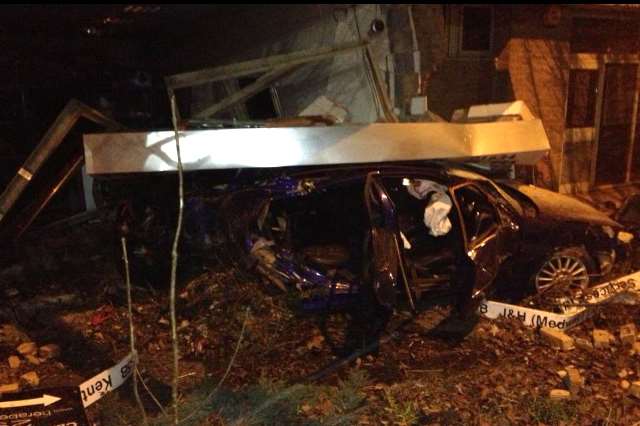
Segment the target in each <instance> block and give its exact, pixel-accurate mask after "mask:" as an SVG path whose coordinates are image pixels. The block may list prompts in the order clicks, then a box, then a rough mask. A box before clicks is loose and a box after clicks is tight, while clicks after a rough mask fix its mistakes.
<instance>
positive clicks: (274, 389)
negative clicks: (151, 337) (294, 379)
mask: <svg viewBox="0 0 640 426" xmlns="http://www.w3.org/2000/svg"><path fill="white" fill-rule="evenodd" d="M367 382H368V377H367V376H366V374H365V373H363V372H361V371H359V370H353V371H351V372H350V373H349V374H348V376H347V378H346V379H344V380H340V381H339V383H338V386H326V385H315V384H296V385H292V386H287V384H286V383H285V382H283V381H279V380H271V379H270V378H268V377H265V376H262V377H260V378H259V380H258V382H257V383H256V384H254V385H251V386H247V387H245V388H243V389H240V390H238V391H231V390H228V389H220V390H218V391H216V392H215V393H214V394H213V396H211V394H212V391H213V390H214V389H215V384H214V383H206V384H203V385H201V386H200V387H199V388H198V389H197V391H195V392H193V393H191V394H190V395H188V396H187V397H186V398H185V399H184V400H183V401H182V402H181V403H180V411H181V414H180V418H181V419H182V420H183V422H181V424H183V425H200V424H213V423H214V420H215V421H217V422H219V423H222V424H238V425H242V426H249V425H256V426H257V425H260V426H270V425H273V426H275V425H283V424H286V425H350V424H353V423H354V422H355V420H356V415H357V411H358V409H359V408H360V407H361V406H362V405H363V402H364V401H365V396H364V394H363V392H362V388H363V387H364V386H365V385H366V383H367ZM203 422H204V423H203ZM151 424H152V425H154V426H155V425H157V426H164V425H169V424H171V419H170V418H165V417H163V416H162V417H159V418H157V419H154V420H153V421H152V423H151Z"/></svg>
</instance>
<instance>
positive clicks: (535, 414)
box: [527, 397, 578, 425]
mask: <svg viewBox="0 0 640 426" xmlns="http://www.w3.org/2000/svg"><path fill="white" fill-rule="evenodd" d="M527 411H528V413H529V417H530V418H531V421H532V422H533V423H544V424H548V425H557V424H560V423H561V422H568V423H571V421H572V420H575V418H576V416H577V415H578V408H577V406H576V403H575V402H573V401H555V400H552V399H550V398H546V397H543V398H535V399H533V400H532V401H531V402H530V403H529V407H528V410H527Z"/></svg>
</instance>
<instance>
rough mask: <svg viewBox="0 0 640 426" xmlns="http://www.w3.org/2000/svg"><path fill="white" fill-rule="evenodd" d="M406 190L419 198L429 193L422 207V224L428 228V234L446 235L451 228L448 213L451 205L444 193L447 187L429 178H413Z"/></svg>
mask: <svg viewBox="0 0 640 426" xmlns="http://www.w3.org/2000/svg"><path fill="white" fill-rule="evenodd" d="M407 191H408V192H409V194H411V195H412V196H414V197H415V198H417V199H419V200H425V199H426V198H427V197H428V196H429V194H431V197H430V198H429V202H428V203H427V206H426V207H425V209H424V224H425V225H426V227H427V228H429V234H430V235H433V236H434V237H440V236H442V235H446V234H447V233H448V232H449V231H450V230H451V221H450V220H449V217H448V215H449V212H450V211H451V206H452V203H451V198H449V196H448V195H447V193H446V191H447V188H446V187H445V186H443V185H440V184H439V183H436V182H433V181H430V180H425V179H414V180H412V181H411V183H410V185H409V186H407Z"/></svg>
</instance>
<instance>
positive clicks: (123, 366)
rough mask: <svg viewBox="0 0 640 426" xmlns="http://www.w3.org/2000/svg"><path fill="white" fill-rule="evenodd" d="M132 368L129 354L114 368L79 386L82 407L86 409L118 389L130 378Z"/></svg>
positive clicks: (131, 359)
mask: <svg viewBox="0 0 640 426" xmlns="http://www.w3.org/2000/svg"><path fill="white" fill-rule="evenodd" d="M133 368H134V361H133V354H129V355H127V356H126V357H124V359H123V360H122V361H120V362H119V363H118V364H116V365H115V366H113V367H111V368H110V369H108V370H104V371H103V372H102V373H100V374H98V375H96V376H94V377H92V378H90V379H89V380H87V381H85V382H84V383H82V384H81V385H80V395H81V396H82V405H84V407H85V408H86V407H88V406H89V405H91V404H93V403H94V402H96V401H97V400H99V399H100V398H102V397H103V396H105V395H106V394H107V393H109V392H111V391H112V390H114V389H116V388H118V387H120V385H122V384H123V383H124V382H126V381H127V379H128V378H129V377H130V376H131V374H132V373H133Z"/></svg>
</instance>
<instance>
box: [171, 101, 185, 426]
mask: <svg viewBox="0 0 640 426" xmlns="http://www.w3.org/2000/svg"><path fill="white" fill-rule="evenodd" d="M169 97H170V101H171V118H172V121H173V130H174V132H175V137H176V152H177V157H178V223H177V224H176V235H175V238H174V239H173V247H172V248H171V284H170V289H169V305H170V306H169V308H170V315H171V345H172V347H173V378H172V381H171V399H172V407H173V424H174V425H177V424H178V376H179V369H178V358H179V356H180V352H179V350H178V349H179V348H178V325H177V320H176V272H177V270H178V242H179V241H180V231H181V230H182V211H183V208H184V181H183V176H182V175H183V173H182V158H181V156H180V135H179V132H178V113H177V106H176V95H175V93H173V90H169Z"/></svg>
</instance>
